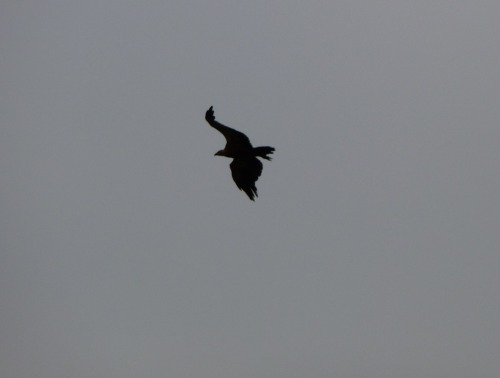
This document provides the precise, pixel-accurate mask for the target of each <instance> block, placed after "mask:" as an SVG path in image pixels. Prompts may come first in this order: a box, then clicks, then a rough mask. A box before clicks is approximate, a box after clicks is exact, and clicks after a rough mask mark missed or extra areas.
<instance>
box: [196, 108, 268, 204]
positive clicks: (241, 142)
mask: <svg viewBox="0 0 500 378" xmlns="http://www.w3.org/2000/svg"><path fill="white" fill-rule="evenodd" d="M205 120H206V121H207V122H208V124H209V125H210V126H212V127H213V128H214V129H216V130H217V131H219V132H220V133H221V134H222V135H224V138H226V146H225V147H224V149H223V150H220V151H217V152H216V153H215V155H214V156H225V157H228V158H232V159H233V161H232V162H231V164H229V167H230V168H231V176H232V177H233V180H234V182H235V183H236V186H237V187H238V189H240V190H242V191H244V192H245V193H246V195H247V196H248V198H250V199H251V200H252V201H255V197H258V195H257V188H256V186H255V182H256V181H257V180H258V178H259V176H260V175H261V173H262V163H261V162H260V160H259V159H257V157H260V158H262V159H265V160H272V159H271V157H270V156H268V155H270V154H272V153H273V152H274V151H275V148H274V147H269V146H262V147H253V146H252V144H251V143H250V140H249V139H248V137H247V136H246V135H245V134H243V133H242V132H240V131H237V130H234V129H232V128H230V127H227V126H224V125H223V124H221V123H219V122H217V121H216V120H215V115H214V107H213V106H211V107H210V108H209V109H208V110H207V112H206V113H205Z"/></svg>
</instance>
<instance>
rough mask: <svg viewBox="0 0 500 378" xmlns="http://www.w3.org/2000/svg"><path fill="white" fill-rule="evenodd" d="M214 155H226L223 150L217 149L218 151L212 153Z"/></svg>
mask: <svg viewBox="0 0 500 378" xmlns="http://www.w3.org/2000/svg"><path fill="white" fill-rule="evenodd" d="M214 156H226V154H225V152H224V150H219V151H217V152H216V153H215V155H214Z"/></svg>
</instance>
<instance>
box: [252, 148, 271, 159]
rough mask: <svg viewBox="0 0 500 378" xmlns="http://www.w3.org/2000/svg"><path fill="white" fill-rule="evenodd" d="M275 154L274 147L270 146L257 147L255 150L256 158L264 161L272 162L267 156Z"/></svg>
mask: <svg viewBox="0 0 500 378" xmlns="http://www.w3.org/2000/svg"><path fill="white" fill-rule="evenodd" d="M273 152H274V147H269V146H265V147H255V148H254V149H253V153H254V155H255V156H258V157H261V158H262V159H266V160H272V158H271V157H270V156H267V155H270V154H272V153H273Z"/></svg>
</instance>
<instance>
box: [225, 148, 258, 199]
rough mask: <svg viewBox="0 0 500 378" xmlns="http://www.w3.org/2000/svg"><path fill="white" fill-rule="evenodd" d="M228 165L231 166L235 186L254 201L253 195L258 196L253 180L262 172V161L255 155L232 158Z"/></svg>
mask: <svg viewBox="0 0 500 378" xmlns="http://www.w3.org/2000/svg"><path fill="white" fill-rule="evenodd" d="M229 167H230V168H231V175H232V176H233V180H234V182H235V183H236V186H237V187H238V188H239V189H240V190H243V191H244V192H245V193H246V194H247V196H248V197H249V198H250V199H251V200H252V201H254V197H258V196H257V188H256V187H255V182H256V181H257V179H258V178H259V176H260V174H261V173H262V163H261V162H260V160H259V159H257V158H256V157H249V158H247V159H234V160H233V161H232V162H231V164H229Z"/></svg>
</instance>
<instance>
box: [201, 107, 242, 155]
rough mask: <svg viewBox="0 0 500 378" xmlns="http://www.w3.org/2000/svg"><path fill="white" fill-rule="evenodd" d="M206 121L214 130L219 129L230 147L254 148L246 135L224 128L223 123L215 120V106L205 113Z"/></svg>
mask: <svg viewBox="0 0 500 378" xmlns="http://www.w3.org/2000/svg"><path fill="white" fill-rule="evenodd" d="M205 119H206V120H207V122H208V124H209V125H210V126H212V127H213V128H214V129H217V130H218V131H220V132H221V133H222V135H224V138H226V141H227V144H228V145H231V146H232V147H233V148H240V149H249V148H250V149H251V148H252V144H251V143H250V140H249V139H248V137H247V136H246V135H245V134H243V133H242V132H240V131H237V130H234V129H232V128H230V127H227V126H224V125H223V124H222V123H219V122H217V121H216V120H215V115H214V107H213V106H211V107H210V109H208V110H207V112H206V113H205Z"/></svg>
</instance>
